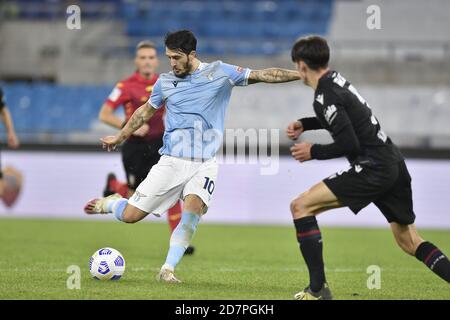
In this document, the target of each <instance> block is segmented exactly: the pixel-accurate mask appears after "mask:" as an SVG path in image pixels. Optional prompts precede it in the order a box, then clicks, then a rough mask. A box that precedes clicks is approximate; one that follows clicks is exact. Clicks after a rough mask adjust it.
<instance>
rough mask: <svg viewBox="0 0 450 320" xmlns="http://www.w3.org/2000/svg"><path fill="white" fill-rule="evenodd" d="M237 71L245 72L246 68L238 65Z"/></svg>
mask: <svg viewBox="0 0 450 320" xmlns="http://www.w3.org/2000/svg"><path fill="white" fill-rule="evenodd" d="M236 71H237V72H239V73H242V72H244V68H242V67H236Z"/></svg>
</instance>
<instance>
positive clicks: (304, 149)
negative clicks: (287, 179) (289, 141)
mask: <svg viewBox="0 0 450 320" xmlns="http://www.w3.org/2000/svg"><path fill="white" fill-rule="evenodd" d="M311 147H312V144H311V143H307V142H301V143H296V144H294V145H293V146H292V147H291V154H292V157H293V158H294V159H295V160H298V161H300V162H304V161H308V160H311Z"/></svg>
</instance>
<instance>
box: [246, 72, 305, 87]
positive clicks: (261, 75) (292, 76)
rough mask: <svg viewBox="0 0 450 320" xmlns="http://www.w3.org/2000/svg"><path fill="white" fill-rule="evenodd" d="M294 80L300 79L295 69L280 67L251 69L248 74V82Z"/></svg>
mask: <svg viewBox="0 0 450 320" xmlns="http://www.w3.org/2000/svg"><path fill="white" fill-rule="evenodd" d="M294 80H300V75H299V74H298V72H297V71H295V70H287V69H280V68H269V69H263V70H252V71H251V72H250V75H249V76H248V84H252V83H258V82H266V83H281V82H289V81H294Z"/></svg>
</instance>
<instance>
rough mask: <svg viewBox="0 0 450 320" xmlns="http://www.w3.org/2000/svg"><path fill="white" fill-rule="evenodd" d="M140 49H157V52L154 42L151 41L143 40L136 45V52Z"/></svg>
mask: <svg viewBox="0 0 450 320" xmlns="http://www.w3.org/2000/svg"><path fill="white" fill-rule="evenodd" d="M139 49H155V50H156V45H155V44H154V43H153V42H151V41H150V40H142V41H140V42H139V43H138V44H137V45H136V51H138V50H139Z"/></svg>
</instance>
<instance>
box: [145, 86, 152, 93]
mask: <svg viewBox="0 0 450 320" xmlns="http://www.w3.org/2000/svg"><path fill="white" fill-rule="evenodd" d="M152 90H153V86H147V87H146V88H145V91H147V92H150V91H152Z"/></svg>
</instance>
